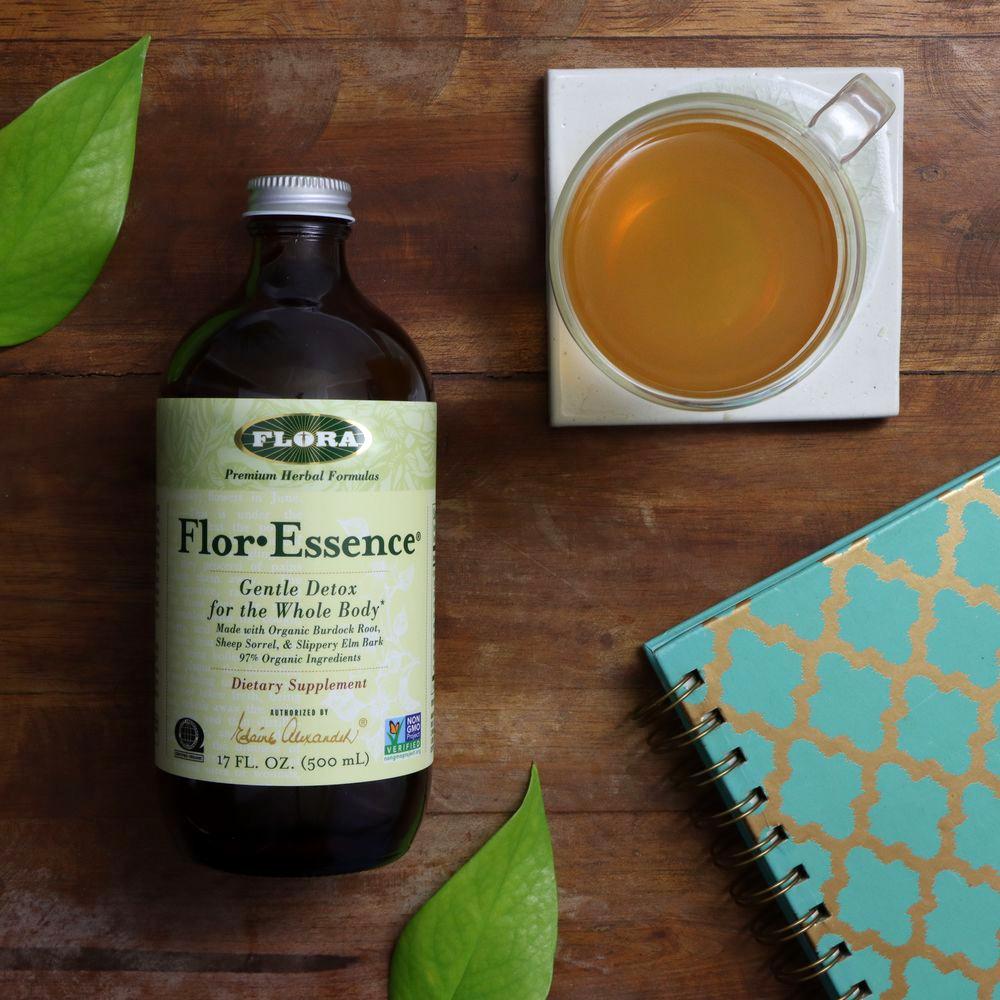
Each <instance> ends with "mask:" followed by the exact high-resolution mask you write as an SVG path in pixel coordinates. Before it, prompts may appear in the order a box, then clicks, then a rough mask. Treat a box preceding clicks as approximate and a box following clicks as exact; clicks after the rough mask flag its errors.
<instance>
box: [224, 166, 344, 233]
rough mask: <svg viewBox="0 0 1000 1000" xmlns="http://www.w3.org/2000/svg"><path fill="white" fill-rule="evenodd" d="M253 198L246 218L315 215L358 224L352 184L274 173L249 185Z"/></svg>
mask: <svg viewBox="0 0 1000 1000" xmlns="http://www.w3.org/2000/svg"><path fill="white" fill-rule="evenodd" d="M247 190H248V191H249V192H250V199H249V202H248V204H247V210H246V211H245V212H244V213H243V218H244V219H245V218H247V217H248V216H252V215H315V216H322V217H324V218H327V219H346V220H347V221H348V222H353V221H354V216H353V215H352V214H351V185H350V184H348V183H347V181H338V180H335V179H334V178H332V177H300V176H299V175H297V174H270V175H268V176H266V177H254V178H253V180H251V181H250V182H249V183H248V184H247Z"/></svg>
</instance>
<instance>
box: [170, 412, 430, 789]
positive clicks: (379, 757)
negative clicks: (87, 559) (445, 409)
mask: <svg viewBox="0 0 1000 1000" xmlns="http://www.w3.org/2000/svg"><path fill="white" fill-rule="evenodd" d="M435 427H436V407H435V404H434V403H410V402H377V401H359V400H328V399H323V400H308V399H161V400H160V401H159V402H158V405H157V536H156V562H157V591H156V621H157V630H156V631H157V637H156V643H157V650H156V653H157V655H156V763H157V766H158V767H160V768H162V769H163V770H164V771H169V772H170V773H171V774H177V775H181V776H182V777H185V778H198V779H200V780H202V781H218V782H225V783H228V784H238V785H284V786H291V785H334V784H348V783H353V782H358V781H373V780H378V779H382V778H391V777H397V776H399V775H404V774H409V773H411V772H413V771H419V770H422V769H423V768H426V767H428V766H429V765H430V763H431V759H432V757H433V743H434V667H433V663H434V477H435Z"/></svg>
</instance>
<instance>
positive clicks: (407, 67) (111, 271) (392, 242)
mask: <svg viewBox="0 0 1000 1000" xmlns="http://www.w3.org/2000/svg"><path fill="white" fill-rule="evenodd" d="M836 6H839V5H836ZM115 48H116V46H115V45H108V44H105V43H102V44H101V45H100V46H97V47H96V51H97V52H98V53H99V54H100V55H110V54H111V53H112V52H113V51H114V50H115ZM997 53H998V46H997V43H996V41H995V40H994V39H920V40H885V39H873V40H871V41H867V42H866V43H865V45H864V46H863V48H862V49H860V50H859V47H858V44H857V42H855V41H853V40H842V39H828V40H824V41H823V44H822V58H820V57H819V53H817V51H816V48H815V45H814V43H811V42H805V41H800V40H785V39H782V40H778V41H774V40H757V39H755V40H748V41H742V40H741V41H740V42H739V44H738V45H736V46H734V44H733V43H732V42H731V41H730V40H727V39H708V40H706V39H691V40H686V39H685V40H677V39H664V40H655V41H646V40H623V41H611V40H603V41H566V42H561V41H554V40H543V41H538V40H514V41H474V40H473V41H466V42H464V43H463V42H462V41H460V40H439V39H432V40H430V41H426V42H420V43H416V42H411V41H401V42H391V43H387V42H383V41H376V42H370V41H351V42H338V43H327V42H317V41H295V42H287V41H277V42H260V41H248V42H245V43H241V44H240V45H234V44H225V45H218V44H215V43H210V42H194V43H192V42H183V43H182V42H173V41H170V42H154V44H153V46H152V48H151V49H150V57H149V65H148V71H147V85H146V90H145V93H144V97H143V111H142V119H141V122H140V140H139V149H138V153H137V165H136V177H135V182H134V193H133V196H132V199H131V202H130V205H129V210H128V217H127V219H126V223H125V228H124V232H123V234H122V237H121V240H120V241H119V244H118V246H117V247H116V249H115V251H114V252H113V254H112V256H111V260H110V261H109V263H108V266H107V268H106V269H105V271H104V273H103V275H102V276H101V278H100V280H99V281H98V283H97V286H96V287H95V288H94V289H93V291H92V292H91V293H90V295H89V296H88V298H87V299H86V300H85V301H84V303H83V305H82V306H81V307H80V308H79V309H78V310H77V311H76V312H75V313H74V314H73V315H72V316H71V317H70V318H69V319H68V320H67V321H66V322H65V323H63V324H62V325H61V327H60V328H59V329H58V330H55V331H53V332H52V333H51V334H49V335H48V336H46V337H45V338H43V339H41V340H39V341H36V342H35V343H33V344H30V345H27V346H26V347H24V348H21V349H19V350H18V351H16V352H11V353H9V354H8V355H7V356H6V357H5V358H4V363H5V366H6V368H7V370H9V371H25V372H30V371H59V372H67V373H73V372H77V371H97V372H110V373H116V374H120V373H127V372H143V373H151V372H159V371H162V369H163V367H164V365H165V363H166V359H167V358H168V357H169V354H170V351H171V350H172V349H173V346H174V344H175V343H176V342H177V340H178V339H179V337H180V335H181V333H183V332H184V331H185V330H187V329H188V328H189V327H190V326H192V325H193V324H194V323H195V322H196V321H198V320H199V319H201V318H202V317H203V316H204V315H205V314H207V313H208V312H209V311H210V310H212V309H213V308H214V307H215V306H216V305H217V304H218V303H219V301H220V299H221V298H224V297H226V296H228V295H229V293H230V292H231V291H232V290H233V289H235V288H236V287H238V285H239V284H240V282H241V281H242V279H243V274H244V268H245V266H246V265H245V262H246V260H247V254H248V242H247V237H246V234H245V232H244V230H243V226H242V224H241V222H240V221H239V215H240V212H241V211H242V208H243V201H244V186H245V184H246V180H247V178H248V177H250V176H252V175H254V174H256V173H265V172H273V171H286V172H287V171H288V170H298V171H302V172H310V171H314V172H327V173H329V172H332V173H341V174H343V175H344V176H347V177H349V178H351V179H352V181H353V182H354V188H355V200H354V203H355V211H356V212H357V214H358V218H359V220H360V221H359V223H358V225H357V227H356V231H355V233H354V234H353V235H352V237H351V243H350V259H351V266H352V268H353V271H354V273H355V276H356V278H357V281H358V283H359V285H360V286H361V287H363V288H365V289H366V290H367V291H368V292H369V293H370V294H371V295H372V296H373V297H374V298H375V299H376V300H377V301H378V302H379V304H380V305H382V306H383V308H385V309H386V310H387V311H388V312H390V313H391V314H392V315H393V316H395V317H397V318H398V319H399V320H400V321H401V322H402V323H403V324H404V325H405V326H406V327H407V328H408V329H409V330H410V331H411V332H412V333H413V335H414V336H415V338H416V339H417V341H418V342H419V343H420V345H421V348H422V350H423V351H424V352H425V354H426V356H427V358H428V360H429V362H430V364H431V366H432V367H433V368H434V370H435V371H442V372H478V371H490V372H496V373H509V372H529V371H530V372H539V371H544V369H545V365H546V346H545V336H544V283H545V264H544V240H545V236H544V226H545V214H544V195H543V156H542V137H543V126H542V99H541V98H542V78H543V74H544V71H545V69H546V67H549V66H556V65H559V66H618V65H632V66H676V65H705V66H713V65H725V64H726V62H730V63H732V62H734V61H736V62H739V63H742V64H747V65H755V64H757V65H766V64H772V65H774V64H778V65H781V64H806V63H810V62H813V63H815V62H822V63H824V64H850V63H851V62H852V61H854V62H857V61H859V60H861V59H863V60H864V61H865V62H868V63H871V64H875V65H879V64H882V65H901V66H903V67H904V69H905V70H906V73H907V80H906V146H905V157H906V159H905V178H904V190H905V206H906V208H905V240H906V251H905V254H904V289H905V295H904V336H903V357H902V367H903V370H904V371H973V370H977V371H992V370H994V369H996V367H997V357H996V341H997V337H998V335H1000V311H998V308H997V292H998V290H1000V250H998V246H1000V201H998V198H997V191H998V190H1000V157H998V156H997V149H996V134H997V127H998V125H1000V105H998V104H997V101H996V100H995V99H994V97H993V95H995V94H997V93H1000V58H997ZM94 58H95V46H94V45H93V44H91V43H72V44H70V43H60V44H56V45H52V44H48V43H42V42H39V43H35V44H31V45H26V44H23V43H21V44H7V45H3V44H0V80H4V81H9V85H5V86H0V120H5V119H7V118H9V117H11V116H13V115H14V114H16V112H17V110H18V109H20V108H23V107H24V106H25V105H26V104H27V103H28V102H29V101H30V100H31V99H32V97H33V96H34V95H37V94H38V93H40V92H41V91H42V90H44V89H45V87H46V86H49V85H51V84H52V83H54V82H55V81H56V80H57V79H58V78H59V77H60V76H61V75H62V74H63V73H65V72H67V71H75V70H80V69H83V68H85V67H86V66H87V65H89V63H90V62H91V61H93V59H94ZM54 67H60V68H59V69H58V70H56V69H54ZM484 95H489V96H488V101H487V100H485V99H484Z"/></svg>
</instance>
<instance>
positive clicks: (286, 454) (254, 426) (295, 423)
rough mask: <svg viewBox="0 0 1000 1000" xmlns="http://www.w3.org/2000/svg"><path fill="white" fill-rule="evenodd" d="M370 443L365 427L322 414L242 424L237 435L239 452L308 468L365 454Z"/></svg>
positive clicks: (308, 414) (297, 415)
mask: <svg viewBox="0 0 1000 1000" xmlns="http://www.w3.org/2000/svg"><path fill="white" fill-rule="evenodd" d="M371 442H372V436H371V434H370V433H369V431H368V430H367V428H365V427H362V426H361V424H355V423H353V422H351V421H350V420H345V419H344V418H343V417H331V416H327V415H326V414H322V413H286V414H284V415H282V416H280V417H266V418H265V419H263V420H254V421H253V422H252V423H249V424H244V425H243V426H242V427H241V428H240V429H239V430H238V431H237V432H236V446H237V448H239V449H240V450H241V451H245V452H246V453H247V454H248V455H253V456H255V457H256V458H264V459H267V460H268V461H270V462H289V463H291V464H293V465H309V464H313V463H316V462H336V461H339V460H340V459H342V458H350V456H351V455H357V454H359V453H360V452H362V451H364V450H365V449H366V448H367V447H368V446H369V445H370V444H371Z"/></svg>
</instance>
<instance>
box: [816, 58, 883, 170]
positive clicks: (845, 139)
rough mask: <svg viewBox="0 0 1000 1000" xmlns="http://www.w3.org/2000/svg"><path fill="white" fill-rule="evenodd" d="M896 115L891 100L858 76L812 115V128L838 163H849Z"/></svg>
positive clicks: (868, 79)
mask: <svg viewBox="0 0 1000 1000" xmlns="http://www.w3.org/2000/svg"><path fill="white" fill-rule="evenodd" d="M895 111H896V105H895V104H894V103H893V100H892V98H891V97H890V96H889V95H888V94H887V93H886V92H885V91H884V90H883V89H882V88H881V87H880V86H879V85H878V84H877V83H876V82H875V81H874V80H873V79H872V78H871V77H870V76H867V75H865V74H864V73H859V74H858V75H857V76H856V77H854V79H852V80H849V81H848V82H847V83H846V84H845V85H844V86H843V87H841V88H840V90H838V91H837V93H836V94H834V95H833V97H831V98H830V100H829V101H827V102H826V104H824V105H823V107H821V108H820V109H819V111H817V112H816V114H814V115H813V117H812V121H810V122H809V128H810V129H811V130H812V133H813V135H814V136H815V138H816V139H817V140H818V141H819V142H820V144H821V145H822V146H823V147H824V148H825V149H826V150H827V151H828V152H829V153H830V155H831V156H832V157H833V158H834V159H835V160H836V161H837V162H838V163H846V162H847V161H848V160H849V159H850V158H851V157H852V156H854V154H855V153H856V152H857V151H858V150H859V149H861V147H862V146H863V145H864V144H865V143H866V142H867V141H868V140H869V139H870V138H871V137H872V136H873V135H874V134H875V133H876V132H877V131H878V130H879V129H880V128H881V127H882V126H883V125H884V124H885V123H886V122H887V121H888V120H889V119H890V118H891V117H892V116H893V114H894V113H895Z"/></svg>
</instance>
